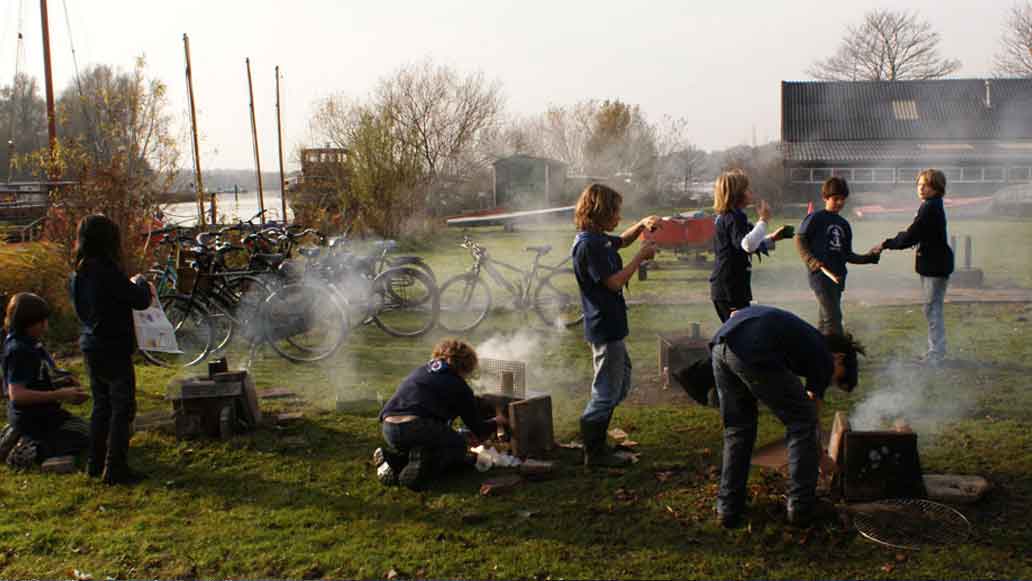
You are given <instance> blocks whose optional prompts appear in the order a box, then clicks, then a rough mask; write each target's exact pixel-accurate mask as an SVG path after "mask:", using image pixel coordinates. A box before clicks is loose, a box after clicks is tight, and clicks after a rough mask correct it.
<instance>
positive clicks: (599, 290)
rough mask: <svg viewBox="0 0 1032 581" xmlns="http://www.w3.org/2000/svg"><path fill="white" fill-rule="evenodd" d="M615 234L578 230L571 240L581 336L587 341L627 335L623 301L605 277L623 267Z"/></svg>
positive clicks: (607, 340) (618, 338)
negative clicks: (581, 309) (610, 287)
mask: <svg viewBox="0 0 1032 581" xmlns="http://www.w3.org/2000/svg"><path fill="white" fill-rule="evenodd" d="M622 245H623V239H622V238H620V237H619V236H609V235H607V234H596V233H593V232H580V233H578V234H577V239H576V240H575V241H574V243H573V273H574V275H576V277H577V286H578V287H579V288H580V294H581V305H582V307H583V308H584V338H585V339H587V340H588V342H590V343H594V344H599V343H608V342H609V341H619V340H621V339H623V338H624V337H626V336H627V334H628V333H629V329H628V326H627V303H626V302H624V296H623V292H621V291H615V292H614V291H612V290H610V289H609V287H607V286H606V279H608V278H609V277H610V276H613V275H614V274H616V273H618V272H620V271H621V270H623V259H621V258H620V253H619V252H617V250H619V249H620V246H622Z"/></svg>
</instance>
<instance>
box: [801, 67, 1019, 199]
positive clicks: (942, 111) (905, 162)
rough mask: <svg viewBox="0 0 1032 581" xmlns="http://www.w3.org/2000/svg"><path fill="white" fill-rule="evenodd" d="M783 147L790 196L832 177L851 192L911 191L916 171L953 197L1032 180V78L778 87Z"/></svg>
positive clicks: (810, 193)
mask: <svg viewBox="0 0 1032 581" xmlns="http://www.w3.org/2000/svg"><path fill="white" fill-rule="evenodd" d="M781 142H782V143H781V147H782V153H783V155H784V167H785V178H786V180H787V181H788V184H789V187H790V189H791V190H793V193H795V194H796V195H799V196H803V197H807V198H813V197H814V196H816V195H817V193H818V192H819V191H820V184H821V183H822V182H823V181H824V180H825V179H827V178H828V177H829V176H832V175H838V176H843V177H845V178H846V179H847V180H849V184H850V189H851V190H852V191H854V192H882V193H891V192H904V191H905V192H908V193H913V191H914V181H915V179H916V176H917V173H918V172H919V171H921V170H922V169H925V168H929V167H934V168H937V169H941V170H942V171H943V172H945V174H946V178H947V183H948V186H947V188H948V191H949V192H950V193H951V194H972V195H975V194H981V195H987V194H992V193H993V192H995V191H997V190H999V189H1001V188H1003V187H1005V186H1009V185H1012V184H1016V183H1024V182H1030V181H1032V80H1030V79H947V80H933V81H855V82H783V83H781Z"/></svg>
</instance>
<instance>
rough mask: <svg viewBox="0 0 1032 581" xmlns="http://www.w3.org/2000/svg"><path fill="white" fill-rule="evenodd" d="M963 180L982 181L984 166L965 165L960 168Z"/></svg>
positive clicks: (961, 179)
mask: <svg viewBox="0 0 1032 581" xmlns="http://www.w3.org/2000/svg"><path fill="white" fill-rule="evenodd" d="M958 181H961V182H980V181H982V168H980V167H965V168H961V170H960V179H959V180H958Z"/></svg>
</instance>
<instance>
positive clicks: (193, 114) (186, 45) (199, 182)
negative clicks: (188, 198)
mask: <svg viewBox="0 0 1032 581" xmlns="http://www.w3.org/2000/svg"><path fill="white" fill-rule="evenodd" d="M183 50H184V51H185V52H186V95H187V99H188V100H189V101H190V134H191V136H192V137H193V157H194V187H195V188H197V220H198V223H199V224H200V225H201V228H204V227H205V218H204V179H203V178H202V177H201V146H200V144H199V143H198V140H197V108H196V107H195V106H194V94H193V72H192V70H191V68H190V38H189V37H188V36H187V35H186V34H184V35H183ZM211 215H212V219H211V223H212V224H214V223H215V216H216V213H215V196H214V195H212V197H211Z"/></svg>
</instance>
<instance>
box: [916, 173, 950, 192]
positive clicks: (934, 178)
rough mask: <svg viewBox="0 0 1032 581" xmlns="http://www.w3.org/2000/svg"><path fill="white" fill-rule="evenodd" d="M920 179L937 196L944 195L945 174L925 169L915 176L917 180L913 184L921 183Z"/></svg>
mask: <svg viewBox="0 0 1032 581" xmlns="http://www.w3.org/2000/svg"><path fill="white" fill-rule="evenodd" d="M921 178H924V179H925V183H926V184H928V187H930V188H932V191H934V192H935V194H936V195H938V196H944V195H946V174H945V173H943V172H942V171H941V170H937V169H926V170H922V171H921V173H919V174H917V179H916V180H914V182H915V183H916V182H919V181H921Z"/></svg>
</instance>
